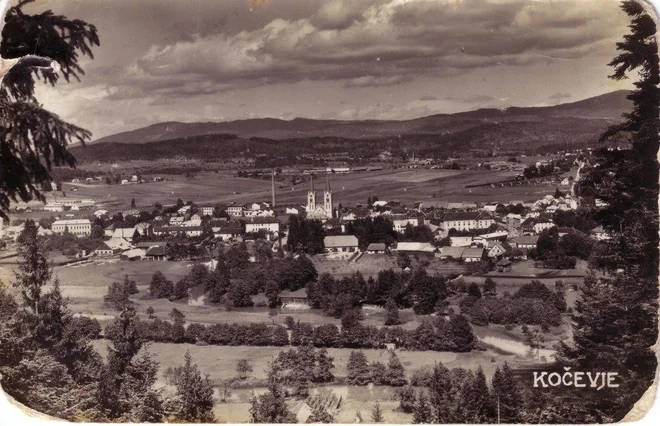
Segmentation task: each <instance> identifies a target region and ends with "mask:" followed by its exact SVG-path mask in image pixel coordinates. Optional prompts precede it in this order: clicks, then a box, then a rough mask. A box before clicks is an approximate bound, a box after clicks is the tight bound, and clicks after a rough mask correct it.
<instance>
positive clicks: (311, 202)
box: [307, 176, 316, 212]
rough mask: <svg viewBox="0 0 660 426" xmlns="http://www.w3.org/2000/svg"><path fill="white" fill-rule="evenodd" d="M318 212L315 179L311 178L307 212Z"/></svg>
mask: <svg viewBox="0 0 660 426" xmlns="http://www.w3.org/2000/svg"><path fill="white" fill-rule="evenodd" d="M314 210H316V191H315V190H314V178H313V177H311V176H310V177H309V191H307V212H313V211H314Z"/></svg>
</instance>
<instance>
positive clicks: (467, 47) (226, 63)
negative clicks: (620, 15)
mask: <svg viewBox="0 0 660 426" xmlns="http://www.w3.org/2000/svg"><path fill="white" fill-rule="evenodd" d="M555 3H559V4H561V5H564V6H569V5H572V6H573V7H565V8H564V7H559V6H558V5H557V4H555ZM271 9H274V8H271ZM593 15H598V16H599V18H600V19H591V17H592V16H593ZM466 22H469V25H468V24H466ZM616 24H619V22H618V21H617V18H613V17H610V16H609V15H607V14H603V13H602V12H601V11H600V10H599V4H598V3H597V2H595V1H581V2H578V3H568V2H566V1H564V0H557V2H552V3H549V2H528V1H524V0H503V1H501V2H487V1H473V2H463V1H460V2H438V1H435V0H415V1H403V0H390V1H375V0H369V1H365V2H355V1H350V0H333V1H329V2H323V3H322V4H321V6H320V7H319V9H318V10H317V11H316V12H315V13H314V14H312V15H310V16H308V17H303V18H299V19H283V18H279V17H276V18H274V19H272V20H270V21H269V22H268V23H266V24H265V25H263V26H261V27H258V28H253V29H249V30H247V29H246V30H243V31H240V32H233V33H232V32H219V33H211V34H208V35H204V36H202V35H197V36H195V37H193V38H192V39H186V40H179V41H177V42H174V43H167V44H164V45H153V46H151V47H150V48H149V50H148V51H147V52H146V53H144V54H143V55H142V56H141V57H140V58H138V59H136V60H135V61H134V62H133V63H132V64H131V66H130V67H129V68H128V70H126V72H125V73H123V75H122V80H123V82H124V83H126V84H129V85H134V86H140V87H144V89H145V90H149V91H155V92H156V93H161V94H167V95H168V96H190V95H192V94H194V93H196V92H197V91H199V93H201V94H205V93H213V92H215V93H220V92H222V91H225V90H232V89H241V88H246V87H254V86H256V85H263V84H272V83H293V82H298V81H303V80H341V81H344V87H347V88H355V87H382V86H391V85H394V84H401V83H405V82H406V81H411V80H412V79H414V78H415V77H419V76H422V75H435V76H437V75H442V74H446V73H452V72H460V71H457V70H468V69H474V68H483V67H490V66H496V65H502V64H507V65H528V64H532V63H538V62H543V61H553V60H570V59H574V60H577V59H580V58H582V57H584V55H586V54H591V53H593V52H594V51H602V50H605V49H609V50H611V47H612V46H613V43H610V39H612V37H613V31H612V27H616V26H617V25H616ZM619 26H621V25H619ZM532 29H533V31H532ZM616 37H618V35H617V34H614V38H616ZM191 81H195V82H204V83H195V84H191V83H190V82H191ZM165 86H169V87H165Z"/></svg>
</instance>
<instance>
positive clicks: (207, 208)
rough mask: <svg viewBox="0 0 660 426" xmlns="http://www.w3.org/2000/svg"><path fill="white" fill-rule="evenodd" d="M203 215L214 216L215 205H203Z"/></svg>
mask: <svg viewBox="0 0 660 426" xmlns="http://www.w3.org/2000/svg"><path fill="white" fill-rule="evenodd" d="M202 215H203V216H213V207H210V206H204V207H202Z"/></svg>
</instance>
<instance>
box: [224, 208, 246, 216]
mask: <svg viewBox="0 0 660 426" xmlns="http://www.w3.org/2000/svg"><path fill="white" fill-rule="evenodd" d="M227 214H228V215H229V216H243V206H229V207H227Z"/></svg>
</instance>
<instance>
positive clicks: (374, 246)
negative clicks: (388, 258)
mask: <svg viewBox="0 0 660 426" xmlns="http://www.w3.org/2000/svg"><path fill="white" fill-rule="evenodd" d="M386 250H387V245H385V243H371V244H369V247H367V253H372V254H373V253H385V251H386Z"/></svg>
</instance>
